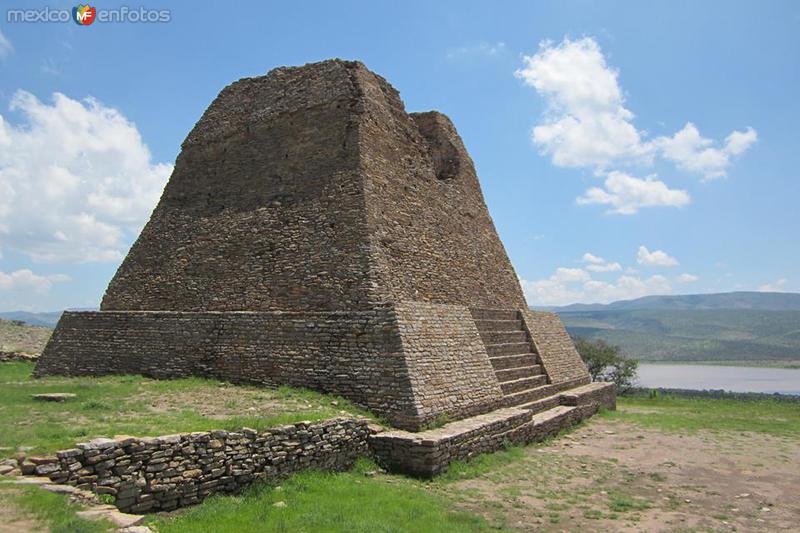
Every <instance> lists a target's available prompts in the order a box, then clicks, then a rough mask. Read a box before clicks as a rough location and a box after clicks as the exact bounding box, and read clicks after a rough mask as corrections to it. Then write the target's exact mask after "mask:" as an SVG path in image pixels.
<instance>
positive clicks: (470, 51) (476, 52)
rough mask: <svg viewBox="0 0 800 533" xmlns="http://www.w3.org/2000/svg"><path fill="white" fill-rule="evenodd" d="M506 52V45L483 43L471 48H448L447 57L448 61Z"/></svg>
mask: <svg viewBox="0 0 800 533" xmlns="http://www.w3.org/2000/svg"><path fill="white" fill-rule="evenodd" d="M505 50H506V43H504V42H496V43H487V42H481V43H478V44H473V45H469V46H459V47H456V48H448V49H447V52H446V55H447V59H456V58H459V57H469V56H489V57H492V56H496V55H500V54H502V53H503V52H505Z"/></svg>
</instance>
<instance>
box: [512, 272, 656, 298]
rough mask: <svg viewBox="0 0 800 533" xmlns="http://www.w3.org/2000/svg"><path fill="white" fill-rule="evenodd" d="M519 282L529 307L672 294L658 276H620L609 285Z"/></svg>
mask: <svg viewBox="0 0 800 533" xmlns="http://www.w3.org/2000/svg"><path fill="white" fill-rule="evenodd" d="M559 270H561V269H559ZM521 283H522V289H523V291H524V293H525V297H526V299H527V300H528V304H529V305H567V304H571V303H576V302H583V303H609V302H613V301H616V300H629V299H632V298H640V297H642V296H648V295H651V294H669V293H670V292H672V287H671V286H670V284H669V282H668V281H667V279H666V278H665V277H664V276H658V275H656V276H650V277H649V278H640V277H637V276H627V275H622V276H620V277H619V278H617V280H616V281H615V282H613V283H612V282H605V281H598V280H594V279H583V280H574V281H567V280H561V279H559V276H558V275H557V274H554V275H553V276H550V277H549V278H547V279H543V280H538V281H528V280H521Z"/></svg>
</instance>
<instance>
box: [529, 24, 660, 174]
mask: <svg viewBox="0 0 800 533" xmlns="http://www.w3.org/2000/svg"><path fill="white" fill-rule="evenodd" d="M523 62H524V63H525V66H524V67H523V68H521V69H518V70H517V71H516V72H515V73H514V74H515V75H516V76H517V77H518V78H520V79H522V80H523V82H524V83H525V84H526V85H529V86H531V87H534V88H535V89H536V90H537V92H539V94H541V95H542V96H544V97H545V99H546V100H547V106H548V110H547V113H546V116H545V120H544V122H543V123H542V124H539V125H538V126H536V127H535V128H534V129H533V136H532V138H533V142H534V143H535V144H536V145H537V146H539V148H540V149H541V150H542V152H543V153H545V154H549V155H551V156H552V159H553V163H554V164H555V165H558V166H563V167H596V168H599V169H604V168H607V167H608V166H609V165H611V164H612V163H618V162H624V161H641V160H649V159H651V158H652V146H650V145H648V144H646V143H644V142H643V141H642V135H641V133H640V132H639V131H638V130H637V129H636V127H634V126H633V124H632V123H631V120H632V119H633V113H631V112H630V111H629V110H628V109H626V108H625V106H624V98H623V95H622V90H621V88H620V86H619V83H618V82H617V76H618V72H617V71H616V70H614V69H612V68H610V67H609V66H608V65H607V64H606V60H605V57H604V56H603V53H602V51H601V50H600V46H599V45H598V44H597V42H596V41H595V40H594V39H591V38H584V39H580V40H577V41H571V40H569V39H564V41H562V42H561V44H559V45H557V46H554V45H553V43H552V42H550V41H546V42H543V43H541V44H540V45H539V51H538V53H536V54H535V55H533V56H523Z"/></svg>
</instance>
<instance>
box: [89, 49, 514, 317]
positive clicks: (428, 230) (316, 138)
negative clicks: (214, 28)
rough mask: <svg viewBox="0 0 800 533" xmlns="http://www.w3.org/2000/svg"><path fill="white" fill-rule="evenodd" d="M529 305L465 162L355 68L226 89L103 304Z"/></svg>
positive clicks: (330, 65) (438, 119) (448, 140)
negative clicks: (411, 302) (425, 303)
mask: <svg viewBox="0 0 800 533" xmlns="http://www.w3.org/2000/svg"><path fill="white" fill-rule="evenodd" d="M402 300H414V301H430V302H436V303H450V304H461V305H468V306H478V307H504V308H519V307H523V306H524V305H525V303H524V298H523V296H522V291H521V288H520V286H519V282H518V281H517V277H516V275H515V273H514V270H513V268H512V267H511V263H510V262H509V260H508V257H507V255H506V253H505V249H504V248H503V244H502V243H501V242H500V239H499V238H498V236H497V233H496V231H495V228H494V224H493V223H492V220H491V217H490V216H489V212H488V210H487V208H486V205H485V203H484V199H483V195H482V193H481V189H480V184H479V183H478V178H477V176H476V174H475V169H474V166H473V164H472V160H471V159H470V158H469V155H468V153H467V151H466V149H465V148H464V145H463V143H462V142H461V139H460V137H459V136H458V133H457V132H456V130H455V127H454V126H453V125H452V123H451V122H450V120H449V119H447V117H445V116H444V115H441V114H439V113H422V114H416V115H409V114H407V113H406V112H405V109H404V106H403V102H402V101H401V100H400V97H399V94H398V92H397V91H396V90H395V89H394V88H393V87H392V86H391V85H389V83H387V82H386V80H384V79H383V78H381V77H380V76H378V75H376V74H374V73H372V72H370V71H369V70H368V69H367V68H366V67H365V66H364V65H363V64H361V63H358V62H349V61H339V60H332V61H323V62H321V63H314V64H311V65H306V66H303V67H295V68H279V69H275V70H273V71H271V72H270V73H269V74H268V75H267V76H262V77H257V78H245V79H242V80H239V81H237V82H235V83H233V84H231V85H230V86H228V87H226V88H225V89H224V90H223V91H222V92H221V93H220V94H219V96H218V97H217V98H216V99H215V100H214V102H213V103H212V104H211V106H210V107H209V108H208V109H207V110H206V112H205V113H204V114H203V116H202V118H201V119H200V120H199V121H198V123H197V124H196V125H195V127H194V129H193V130H192V131H191V132H190V133H189V135H188V137H187V138H186V140H185V141H184V143H183V145H182V150H181V153H180V155H179V156H178V159H177V161H176V164H175V170H174V171H173V174H172V176H171V177H170V180H169V183H168V184H167V186H166V188H165V190H164V193H163V195H162V197H161V200H160V202H159V203H158V206H157V207H156V209H155V211H154V212H153V214H152V216H151V218H150V221H149V222H148V223H147V225H146V226H145V228H144V230H143V231H142V233H141V235H140V236H139V238H138V239H137V241H136V243H135V244H134V246H133V247H132V248H131V250H130V252H129V254H128V256H127V257H126V258H125V261H124V262H123V263H122V265H121V266H120V268H119V270H118V271H117V273H116V275H115V276H114V278H113V280H112V281H111V283H110V284H109V287H108V290H107V291H106V294H105V297H104V298H103V302H102V305H101V309H102V310H108V311H114V310H116V311H119V310H128V311H131V310H171V311H241V310H248V311H266V310H284V311H300V310H303V311H308V310H311V311H333V310H368V309H374V308H375V307H376V306H379V305H382V304H385V303H394V302H398V301H402Z"/></svg>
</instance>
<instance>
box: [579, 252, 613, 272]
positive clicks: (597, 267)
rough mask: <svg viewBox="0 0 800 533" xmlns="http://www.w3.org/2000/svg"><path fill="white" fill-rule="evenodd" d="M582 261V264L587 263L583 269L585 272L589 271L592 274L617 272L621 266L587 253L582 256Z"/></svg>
mask: <svg viewBox="0 0 800 533" xmlns="http://www.w3.org/2000/svg"><path fill="white" fill-rule="evenodd" d="M582 260H583V262H584V263H587V265H586V267H585V268H586V270H590V271H592V272H617V271H619V270H622V265H620V264H619V263H616V262H614V263H612V262H609V261H606V260H605V259H603V258H602V257H598V256H596V255H594V254H591V253H589V252H586V253H585V254H583V258H582Z"/></svg>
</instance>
